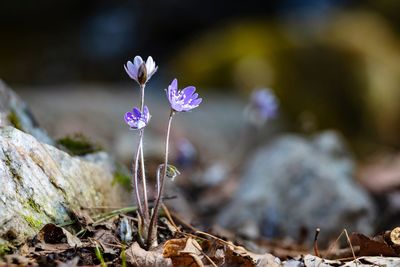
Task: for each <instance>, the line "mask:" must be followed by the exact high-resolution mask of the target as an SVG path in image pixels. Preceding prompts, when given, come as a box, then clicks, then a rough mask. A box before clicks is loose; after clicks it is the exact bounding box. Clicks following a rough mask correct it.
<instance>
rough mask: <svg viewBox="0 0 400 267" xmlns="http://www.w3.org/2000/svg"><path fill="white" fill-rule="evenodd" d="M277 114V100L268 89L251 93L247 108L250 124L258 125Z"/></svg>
mask: <svg viewBox="0 0 400 267" xmlns="http://www.w3.org/2000/svg"><path fill="white" fill-rule="evenodd" d="M277 113H278V100H277V98H276V97H275V95H274V94H273V93H272V91H271V90H270V89H267V88H264V89H258V90H255V91H253V93H252V94H251V97H250V104H249V107H248V115H249V119H250V121H251V122H252V123H254V124H257V125H260V124H263V123H265V122H266V121H267V120H269V119H271V118H275V117H276V115H277Z"/></svg>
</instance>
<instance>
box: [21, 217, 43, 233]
mask: <svg viewBox="0 0 400 267" xmlns="http://www.w3.org/2000/svg"><path fill="white" fill-rule="evenodd" d="M22 216H23V217H24V220H25V221H26V222H27V223H28V224H29V226H30V227H32V228H34V229H37V230H39V229H40V227H41V226H42V224H43V223H42V222H41V221H40V220H37V219H35V218H33V217H32V216H28V215H22Z"/></svg>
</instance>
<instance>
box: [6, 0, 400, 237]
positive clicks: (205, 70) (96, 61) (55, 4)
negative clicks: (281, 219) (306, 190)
mask: <svg viewBox="0 0 400 267" xmlns="http://www.w3.org/2000/svg"><path fill="white" fill-rule="evenodd" d="M399 10H400V1H396V0H380V1H373V0H367V1H361V0H360V1H356V0H337V1H334V0H280V1H277V0H276V1H261V0H259V1H212V0H203V1H180V0H170V1H161V0H155V1H143V0H142V1H93V0H87V1H78V0H59V1H50V0H42V1H18V0H17V1H2V2H1V3H0V33H1V41H0V78H1V79H3V80H4V81H5V82H6V83H8V85H10V86H11V87H12V88H13V89H14V90H16V91H17V92H18V93H19V94H20V95H21V96H22V98H23V99H24V100H25V101H26V102H28V104H29V105H30V106H31V108H32V110H33V113H34V114H35V115H36V117H37V119H38V121H39V123H40V124H41V125H42V126H43V127H44V128H45V129H46V130H47V131H48V132H49V133H50V134H51V135H52V136H54V137H56V138H59V137H62V136H64V135H68V134H73V133H77V132H79V133H84V134H85V135H86V136H89V137H90V138H91V139H93V140H94V141H95V142H99V143H101V144H102V145H103V146H105V148H106V149H107V150H108V151H111V152H112V153H113V154H114V155H116V156H117V158H118V159H120V160H122V161H123V162H126V163H129V161H130V160H131V157H132V153H133V147H134V141H135V140H134V139H135V138H134V135H133V134H132V132H130V131H128V130H127V129H126V126H125V125H124V122H123V120H122V115H123V114H124V112H125V111H128V110H129V109H130V108H132V106H133V105H137V103H136V101H137V100H138V90H137V86H136V85H135V83H134V82H133V81H132V80H130V79H129V77H128V76H127V74H126V73H125V71H124V69H123V64H125V63H126V61H127V60H132V59H133V57H134V56H135V55H141V56H142V57H144V58H147V56H149V55H151V56H152V57H153V58H154V59H155V61H156V64H157V65H158V66H159V70H158V72H157V74H156V75H154V77H153V78H152V80H151V81H150V82H149V85H148V88H147V93H148V100H149V103H150V104H149V107H150V110H152V113H153V119H152V120H153V124H152V126H151V130H149V132H148V133H147V135H146V140H151V142H150V141H148V142H147V150H148V152H147V153H148V155H149V157H150V158H154V159H157V160H158V159H159V158H161V157H162V150H163V148H162V147H163V139H162V138H161V137H162V136H163V133H164V131H165V129H164V127H165V121H166V116H167V113H166V112H167V103H166V100H165V99H164V98H163V97H160V95H162V96H163V94H164V93H163V89H164V88H166V87H167V85H168V84H169V82H170V81H171V80H172V79H173V78H175V77H177V78H178V79H179V82H180V85H181V86H186V85H189V84H193V85H195V86H196V87H197V88H198V91H199V92H200V94H202V95H203V96H204V103H203V104H202V106H201V107H200V108H199V109H198V110H196V111H194V112H193V113H192V114H183V115H182V116H179V118H177V119H176V126H175V127H176V128H175V130H174V137H173V138H174V140H175V144H176V145H175V148H173V152H172V153H173V155H175V160H176V161H177V162H181V163H182V162H183V163H184V164H183V163H182V164H183V165H185V164H189V163H190V162H191V159H192V158H194V160H195V161H196V163H198V164H197V165H196V166H197V168H200V169H201V170H202V171H203V172H202V174H199V176H196V177H197V181H200V180H201V181H202V182H201V183H200V182H197V183H198V184H197V185H196V186H197V188H204V187H205V186H211V187H213V186H215V185H218V184H220V183H221V181H224V176H230V177H231V176H235V175H236V176H238V177H240V176H241V173H242V171H243V170H242V169H241V168H240V167H238V168H239V169H238V168H236V167H235V168H234V167H232V166H234V165H235V164H236V165H240V166H241V164H242V163H244V159H243V157H241V156H237V157H235V156H227V155H229V154H235V153H236V152H235V151H236V150H233V147H239V148H237V149H238V150H237V153H238V154H240V155H242V156H244V155H250V154H251V152H249V151H253V150H254V148H258V147H261V146H262V145H264V144H266V143H268V142H269V141H270V140H272V138H273V137H274V136H279V135H281V134H282V133H284V132H291V133H297V134H301V135H302V136H313V135H314V134H318V133H320V131H323V130H326V129H333V130H335V131H336V133H339V134H338V135H339V136H341V138H343V140H345V141H344V143H346V145H348V147H349V148H348V152H349V153H348V154H349V155H351V157H353V156H354V157H355V163H356V167H355V168H354V169H351V172H354V173H356V175H355V179H356V180H357V181H358V182H360V181H361V185H362V188H363V190H364V189H366V190H367V191H368V194H372V195H373V196H374V198H375V200H376V201H375V204H374V205H378V206H379V205H381V206H385V205H387V203H388V201H391V202H390V203H392V204H391V205H394V206H395V207H396V208H394V209H392V210H391V211H390V212H389V215H387V214H386V215H387V218H390V219H387V220H386V219H385V220H386V221H384V220H383V219H382V221H379V222H376V221H374V227H373V228H374V229H378V228H379V227H381V228H382V227H386V226H387V225H388V221H390V220H392V216H395V217H396V216H397V214H398V212H397V209H398V210H400V197H398V196H397V193H396V190H397V188H400V169H399V166H400V156H399V155H398V154H397V152H398V150H399V148H400V138H399V136H400V105H399V100H400V16H399V15H398V14H399ZM263 87H269V88H272V90H273V92H274V93H275V94H276V96H277V98H278V99H279V105H280V110H279V114H280V116H279V118H278V119H276V120H272V121H270V122H268V124H267V126H265V127H264V128H263V129H262V130H261V131H259V132H257V134H256V137H254V138H253V137H252V138H251V139H252V140H253V143H251V144H247V146H246V145H242V144H241V143H240V144H238V143H237V140H238V139H240V140H241V139H246V136H247V135H246V126H245V125H246V122H245V118H244V116H243V110H244V108H245V106H246V105H247V102H248V99H249V95H250V93H251V92H252V90H253V89H255V88H263ZM163 112H164V113H163ZM162 114H165V116H164V117H163V115H162ZM174 123H175V122H174ZM257 131H258V130H257ZM157 136H158V137H157ZM247 139H250V138H247ZM323 140H325V139H323ZM328 140H329V139H328ZM245 143H246V142H245ZM328 143H329V142H328ZM243 147H246V149H244V148H243ZM233 152H235V153H233ZM196 157H197V158H196ZM231 157H232V158H231ZM349 157H350V156H349ZM216 161H217V162H219V163H218V164H214V163H215V162H216ZM222 161H223V162H222ZM188 162H189V163H188ZM221 162H222V163H221ZM232 162H235V163H232ZM224 164H225V165H224ZM226 164H228V165H229V166H231V167H226ZM189 165H190V164H189ZM236 165H235V166H236ZM198 166H200V167H198ZM204 173H205V174H204ZM244 173H246V172H245V171H244ZM245 176H246V175H245ZM199 177H202V178H199ZM352 177H353V176H352ZM238 181H240V179H239V178H238ZM224 185H226V181H225V182H224ZM216 188H218V187H216ZM228 188H229V187H228ZM236 188H237V187H235V185H232V188H231V189H229V190H231V191H229V190H228V189H226V190H228V191H227V192H226V194H227V195H231V194H232V192H234V191H235V189H236ZM218 189H221V188H218ZM204 192H208V194H212V193H209V192H210V191H204ZM211 192H214V191H211ZM382 192H383V193H382ZM392 193H395V194H394V195H392ZM205 194H206V193H205ZM350 194H351V193H350ZM389 195H390V197H389ZM203 199H204V198H203ZM218 201H226V199H223V200H215V201H214V205H215V203H220V202H218ZM206 202H207V201H206ZM211 202H212V201H211ZM207 203H208V204H207ZM207 203H205V204H204V203H203V204H204V205H205V207H207V208H210V205H211V204H210V201H209V202H207ZM207 205H209V206H207ZM211 206H212V205H211ZM370 209H373V208H370ZM393 210H394V211H393ZM274 214H275V213H274ZM386 215H385V216H386ZM385 218H386V217H385ZM221 221H223V219H221ZM392 222H393V221H392ZM269 223H271V224H273V223H274V222H269ZM269 229H270V228H269ZM250 232H251V231H250ZM267 232H268V231H267ZM268 233H269V232H268ZM266 235H268V234H266ZM272 235H273V234H272Z"/></svg>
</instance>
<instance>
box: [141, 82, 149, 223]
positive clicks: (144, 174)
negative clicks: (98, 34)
mask: <svg viewBox="0 0 400 267" xmlns="http://www.w3.org/2000/svg"><path fill="white" fill-rule="evenodd" d="M145 87H146V85H145V84H142V85H141V86H140V94H141V98H140V112H143V109H144V89H145ZM143 135H144V129H142V130H141V135H140V141H139V143H140V166H141V174H142V187H143V202H144V203H143V205H144V218H143V219H144V220H145V222H148V221H149V204H148V198H147V182H146V171H145V167H144V155H143Z"/></svg>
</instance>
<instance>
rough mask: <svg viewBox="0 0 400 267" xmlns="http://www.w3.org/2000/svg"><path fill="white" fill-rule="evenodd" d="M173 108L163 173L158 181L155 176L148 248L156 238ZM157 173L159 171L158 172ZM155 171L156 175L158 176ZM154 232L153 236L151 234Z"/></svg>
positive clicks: (166, 166)
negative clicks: (155, 186)
mask: <svg viewBox="0 0 400 267" xmlns="http://www.w3.org/2000/svg"><path fill="white" fill-rule="evenodd" d="M174 114H175V112H174V110H171V113H170V115H169V119H168V128H167V137H166V141H165V159H164V169H163V174H162V175H161V180H160V181H158V180H159V179H158V178H157V198H156V201H155V204H154V208H153V213H152V215H151V220H150V225H149V233H148V235H147V238H148V239H147V247H148V248H150V246H151V245H152V243H153V242H154V239H155V240H157V225H156V224H157V218H158V209H159V207H160V204H161V196H162V192H163V188H164V180H165V177H166V176H167V168H168V151H169V136H170V132H171V124H172V118H173V117H174ZM158 173H159V172H158ZM158 173H157V176H158ZM154 234H155V238H153V235H154Z"/></svg>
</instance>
